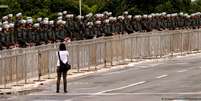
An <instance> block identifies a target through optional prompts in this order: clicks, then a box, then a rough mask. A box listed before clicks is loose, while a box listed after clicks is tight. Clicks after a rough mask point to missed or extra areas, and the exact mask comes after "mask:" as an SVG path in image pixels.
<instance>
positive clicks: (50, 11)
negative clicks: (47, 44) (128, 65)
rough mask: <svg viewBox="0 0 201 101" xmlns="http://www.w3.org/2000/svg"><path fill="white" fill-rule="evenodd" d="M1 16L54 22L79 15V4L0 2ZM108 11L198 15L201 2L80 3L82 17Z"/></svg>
mask: <svg viewBox="0 0 201 101" xmlns="http://www.w3.org/2000/svg"><path fill="white" fill-rule="evenodd" d="M0 5H8V6H9V8H0V16H3V15H6V14H8V13H13V14H15V13H18V12H23V14H25V15H27V16H34V17H39V16H41V17H46V16H47V17H50V18H53V17H54V16H55V13H56V12H60V11H64V10H66V11H68V13H74V14H77V15H78V14H79V0H0ZM106 10H107V11H111V12H113V15H120V14H122V12H123V11H125V10H127V11H129V13H131V14H150V13H159V12H168V13H174V12H187V13H192V12H197V11H201V0H196V1H195V2H191V0H82V13H83V14H87V13H90V12H92V13H100V12H103V11H106Z"/></svg>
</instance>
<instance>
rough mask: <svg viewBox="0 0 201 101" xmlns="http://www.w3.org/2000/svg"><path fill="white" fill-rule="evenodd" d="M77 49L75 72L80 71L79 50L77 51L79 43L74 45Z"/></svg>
mask: <svg viewBox="0 0 201 101" xmlns="http://www.w3.org/2000/svg"><path fill="white" fill-rule="evenodd" d="M76 49H77V72H78V73H79V72H80V51H79V45H76Z"/></svg>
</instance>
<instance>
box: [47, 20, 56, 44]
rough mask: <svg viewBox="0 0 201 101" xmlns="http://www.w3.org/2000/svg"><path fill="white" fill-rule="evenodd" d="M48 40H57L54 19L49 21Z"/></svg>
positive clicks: (51, 41) (50, 41)
mask: <svg viewBox="0 0 201 101" xmlns="http://www.w3.org/2000/svg"><path fill="white" fill-rule="evenodd" d="M48 40H49V43H53V42H55V24H54V21H53V20H51V21H49V26H48Z"/></svg>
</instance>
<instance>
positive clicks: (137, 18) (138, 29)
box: [131, 15, 142, 32]
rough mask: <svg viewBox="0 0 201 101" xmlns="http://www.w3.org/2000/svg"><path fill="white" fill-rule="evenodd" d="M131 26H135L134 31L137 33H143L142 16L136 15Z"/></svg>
mask: <svg viewBox="0 0 201 101" xmlns="http://www.w3.org/2000/svg"><path fill="white" fill-rule="evenodd" d="M131 25H132V26H133V30H134V31H135V32H142V26H141V15H136V16H135V17H133V20H132V23H131Z"/></svg>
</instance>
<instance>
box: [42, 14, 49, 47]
mask: <svg viewBox="0 0 201 101" xmlns="http://www.w3.org/2000/svg"><path fill="white" fill-rule="evenodd" d="M48 25H49V18H44V19H43V23H42V25H41V32H42V33H41V38H42V39H41V41H42V43H43V44H47V43H48Z"/></svg>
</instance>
